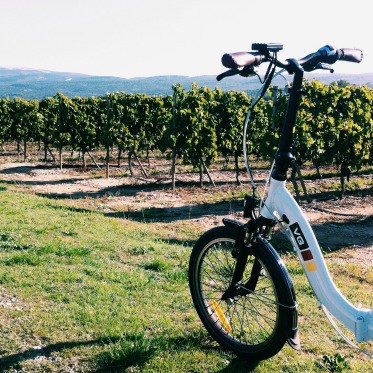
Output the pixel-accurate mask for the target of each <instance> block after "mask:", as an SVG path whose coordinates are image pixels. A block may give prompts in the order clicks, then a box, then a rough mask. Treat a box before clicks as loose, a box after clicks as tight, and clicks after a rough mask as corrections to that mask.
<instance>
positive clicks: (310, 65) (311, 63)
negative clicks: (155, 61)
mask: <svg viewBox="0 0 373 373" xmlns="http://www.w3.org/2000/svg"><path fill="white" fill-rule="evenodd" d="M362 59H363V52H362V51H361V50H360V49H352V48H342V49H335V48H333V47H332V46H330V45H326V46H324V47H322V48H320V49H319V50H318V51H317V52H314V53H311V54H309V55H307V56H305V57H303V58H301V59H299V60H298V63H299V65H300V66H302V68H303V70H304V71H307V72H310V71H314V70H317V69H320V68H323V66H325V65H324V64H329V65H332V64H334V63H335V62H336V61H339V60H340V61H348V62H355V63H359V62H361V61H362ZM269 61H271V62H273V63H274V64H275V65H276V66H277V67H281V68H284V69H285V70H287V71H288V72H289V73H290V74H291V73H293V71H292V66H293V65H292V64H290V63H289V60H286V61H285V62H280V61H278V60H277V55H276V54H274V55H273V56H271V55H270V54H269V53H266V54H263V53H262V51H260V52H256V51H252V52H235V53H225V54H224V55H223V57H222V64H223V65H224V66H225V67H227V68H229V69H231V70H228V71H226V72H225V73H223V74H220V75H219V76H218V77H217V80H221V79H223V78H225V77H227V76H232V75H237V74H241V72H242V70H239V68H248V67H254V66H259V65H260V64H261V63H263V62H269ZM330 70H331V71H332V69H330Z"/></svg>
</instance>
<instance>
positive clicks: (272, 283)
mask: <svg viewBox="0 0 373 373" xmlns="http://www.w3.org/2000/svg"><path fill="white" fill-rule="evenodd" d="M236 236H237V228H235V227H232V226H222V227H216V228H213V229H211V230H209V231H207V232H206V233H204V234H203V235H202V236H201V237H200V238H199V240H198V241H197V242H196V244H195V246H194V248H193V251H192V254H191V257H190V262H189V285H190V291H191V295H192V298H193V302H194V305H195V308H196V310H197V312H198V314H199V316H200V318H201V321H202V322H203V324H204V326H205V328H206V329H207V331H208V332H209V333H210V334H211V336H212V337H213V338H214V339H215V340H216V341H217V342H219V343H220V344H221V345H222V346H224V347H226V348H228V349H230V350H232V351H233V352H234V353H236V354H237V355H239V356H241V357H244V358H247V359H252V360H263V359H267V358H269V357H271V356H273V355H275V354H276V353H277V352H278V351H280V349H281V348H282V347H283V345H284V344H285V342H286V340H287V339H288V330H289V308H288V307H289V305H292V304H293V300H292V298H291V290H290V288H289V285H288V283H287V282H286V280H285V278H284V274H283V272H282V267H281V266H280V265H279V263H278V258H275V256H274V255H273V254H272V252H271V251H270V250H268V249H266V248H265V247H264V248H261V247H256V248H254V249H253V250H252V252H251V253H250V255H249V257H248V260H247V265H246V268H245V271H244V275H243V278H242V281H240V282H239V283H238V284H237V286H236V292H235V294H234V296H233V297H232V298H229V299H228V300H222V296H223V294H224V293H225V292H226V290H227V289H228V287H229V285H230V283H231V279H232V275H233V271H234V268H235V264H236V259H235V258H236V257H237V249H235V239H236Z"/></svg>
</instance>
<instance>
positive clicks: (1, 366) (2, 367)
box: [0, 338, 117, 373]
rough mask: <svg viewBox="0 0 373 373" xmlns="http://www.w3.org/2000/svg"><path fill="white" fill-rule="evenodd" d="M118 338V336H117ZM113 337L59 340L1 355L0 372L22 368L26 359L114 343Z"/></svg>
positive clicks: (47, 356)
mask: <svg viewBox="0 0 373 373" xmlns="http://www.w3.org/2000/svg"><path fill="white" fill-rule="evenodd" d="M116 339H117V338H116ZM113 341H115V339H113V338H110V339H109V338H100V339H97V340H91V341H76V342H59V343H54V344H50V345H47V346H45V347H43V348H40V349H34V348H31V349H28V350H26V351H23V352H19V353H17V354H13V355H8V356H3V357H0V373H3V372H6V371H8V370H10V369H21V370H22V366H21V363H22V362H23V361H25V360H33V359H36V358H37V357H40V356H44V357H46V358H52V354H53V353H55V352H61V351H62V350H65V349H72V348H76V347H84V346H92V345H103V344H104V345H105V344H108V343H113Z"/></svg>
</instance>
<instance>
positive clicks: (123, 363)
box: [0, 335, 260, 373]
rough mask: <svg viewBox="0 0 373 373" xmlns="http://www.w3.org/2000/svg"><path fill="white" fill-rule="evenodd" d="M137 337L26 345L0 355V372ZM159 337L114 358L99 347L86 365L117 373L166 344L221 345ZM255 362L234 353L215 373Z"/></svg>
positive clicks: (241, 369)
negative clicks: (27, 347) (64, 352)
mask: <svg viewBox="0 0 373 373" xmlns="http://www.w3.org/2000/svg"><path fill="white" fill-rule="evenodd" d="M137 338H138V336H137V335H129V336H127V337H126V338H125V339H124V338H123V337H106V338H98V339H95V340H88V341H72V342H57V343H54V344H50V345H47V346H44V347H41V348H40V349H34V348H32V349H28V350H26V351H23V352H20V353H16V354H12V355H9V356H5V357H0V373H5V372H8V371H10V370H17V371H18V370H22V369H23V368H22V364H21V363H22V362H25V361H27V360H35V359H41V358H43V357H44V358H45V359H49V360H51V361H53V359H57V358H56V357H55V356H54V354H56V353H58V352H61V351H63V350H66V349H73V348H79V347H89V346H93V345H100V346H103V347H105V346H108V345H110V344H111V345H114V346H115V344H116V343H120V342H123V341H127V342H128V341H135V340H136V339H137ZM161 339H162V337H160V338H155V339H153V340H151V341H150V342H149V344H147V345H146V346H144V347H140V348H136V349H134V350H133V351H129V352H128V353H126V354H125V355H123V356H119V355H120V354H118V357H117V358H114V359H113V358H112V355H110V353H108V352H107V351H105V350H103V351H102V352H100V353H99V354H98V355H96V356H94V357H92V366H91V367H90V372H97V373H104V372H106V373H108V372H111V373H116V372H118V373H119V372H123V371H124V370H126V369H128V368H130V367H131V366H137V367H138V368H141V367H142V366H143V365H145V364H146V363H147V362H149V361H150V360H151V359H153V358H154V357H155V356H156V355H157V351H159V349H160V348H162V349H166V350H167V349H168V347H167V346H170V347H169V349H170V352H172V351H173V350H174V348H175V346H178V348H177V350H178V351H180V350H184V349H189V347H190V346H193V348H195V349H198V350H205V351H211V350H217V349H218V350H221V347H219V346H216V345H208V344H207V343H206V341H205V340H204V339H203V340H202V339H201V337H200V336H198V335H183V336H180V337H174V338H168V339H167V341H166V343H164V342H162V341H161ZM149 346H153V348H149ZM118 348H120V347H118ZM57 361H58V360H57ZM259 363H260V362H259V361H257V362H252V361H251V362H249V361H246V360H243V359H240V358H237V357H234V358H232V359H231V361H230V363H229V365H228V366H226V367H225V368H223V369H222V370H217V371H216V373H236V372H237V371H239V372H251V371H252V370H253V369H255V368H256V367H257V366H258V365H259ZM92 369H93V370H92Z"/></svg>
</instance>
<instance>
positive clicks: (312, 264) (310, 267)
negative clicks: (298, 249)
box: [305, 260, 317, 272]
mask: <svg viewBox="0 0 373 373" xmlns="http://www.w3.org/2000/svg"><path fill="white" fill-rule="evenodd" d="M305 264H306V269H307V271H308V272H315V271H317V265H316V262H314V261H313V260H312V261H308V262H305Z"/></svg>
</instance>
